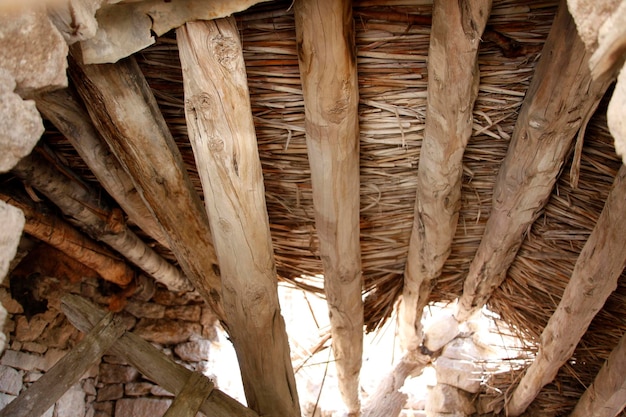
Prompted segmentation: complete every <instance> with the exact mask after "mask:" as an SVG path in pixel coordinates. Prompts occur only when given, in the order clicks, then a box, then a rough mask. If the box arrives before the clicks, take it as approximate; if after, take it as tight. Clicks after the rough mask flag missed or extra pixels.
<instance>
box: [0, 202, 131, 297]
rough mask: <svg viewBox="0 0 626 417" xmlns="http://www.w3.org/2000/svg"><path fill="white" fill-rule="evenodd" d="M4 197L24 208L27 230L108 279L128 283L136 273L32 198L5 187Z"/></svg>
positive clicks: (25, 227)
mask: <svg viewBox="0 0 626 417" xmlns="http://www.w3.org/2000/svg"><path fill="white" fill-rule="evenodd" d="M0 199H2V200H4V201H5V202H7V203H9V204H11V205H12V206H14V207H17V208H19V209H20V210H22V212H23V213H24V217H25V219H26V223H25V224H24V232H26V233H28V234H29V235H31V236H34V237H36V238H37V239H39V240H41V241H42V242H46V243H47V244H49V245H50V246H53V247H55V248H56V249H58V250H60V251H61V252H63V253H65V254H66V255H67V256H69V257H71V258H73V259H75V260H77V261H78V262H80V263H82V264H83V265H85V266H87V267H89V268H91V269H93V270H94V271H96V272H97V273H98V274H99V275H100V276H101V277H102V278H104V279H105V280H107V281H110V282H113V283H115V284H117V285H120V286H125V285H128V284H129V283H130V282H131V281H132V279H133V277H134V276H135V273H134V271H133V270H132V268H130V266H128V264H127V263H126V262H125V261H123V260H122V259H121V258H120V257H119V256H118V255H116V254H115V253H113V252H112V251H110V250H109V249H107V248H106V247H105V246H103V245H101V244H98V243H96V242H95V241H93V240H91V239H90V238H89V237H87V236H86V235H84V234H83V233H81V232H80V231H79V230H77V229H76V228H74V227H73V226H72V225H70V224H69V223H67V222H66V221H64V220H63V219H61V218H59V217H57V216H55V215H54V214H51V213H45V212H43V211H41V210H39V209H38V208H37V207H36V206H35V205H34V203H32V202H28V201H27V200H25V199H21V198H20V199H18V198H16V197H15V196H9V195H7V194H4V193H2V192H1V191H0Z"/></svg>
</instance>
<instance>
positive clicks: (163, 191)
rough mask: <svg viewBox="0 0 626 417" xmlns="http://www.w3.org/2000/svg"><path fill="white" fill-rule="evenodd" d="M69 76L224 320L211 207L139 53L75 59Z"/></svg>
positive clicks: (181, 260)
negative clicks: (97, 61)
mask: <svg viewBox="0 0 626 417" xmlns="http://www.w3.org/2000/svg"><path fill="white" fill-rule="evenodd" d="M75 52H76V51H75ZM70 76H71V78H72V79H73V81H74V84H75V85H76V88H77V90H78V93H79V94H80V96H81V97H82V99H83V102H84V103H85V105H86V107H87V110H88V112H89V115H90V116H91V119H92V122H93V123H94V125H95V126H96V128H97V129H98V130H99V132H100V134H101V135H102V137H103V138H104V140H105V141H106V142H107V143H108V145H109V148H110V149H111V151H112V152H113V154H114V155H115V156H116V157H117V159H118V160H119V161H120V163H121V164H122V166H123V167H124V169H125V170H126V172H128V174H129V175H130V176H131V178H132V179H133V181H134V183H135V186H136V187H137V190H139V192H140V193H141V194H142V197H143V199H144V201H146V203H147V204H148V206H149V207H150V210H151V211H152V212H153V213H154V215H155V217H156V219H157V221H158V222H159V223H160V224H161V226H162V228H163V231H164V233H165V235H166V238H167V240H168V243H169V247H170V249H171V250H172V252H173V253H174V255H175V256H176V259H177V260H178V262H179V263H180V265H181V267H182V269H183V271H184V272H185V274H186V275H187V277H188V278H189V280H190V281H191V282H192V284H193V285H194V286H195V288H196V290H197V291H198V292H199V293H200V295H201V296H202V297H203V298H204V300H205V301H206V302H207V303H208V304H209V305H210V306H211V308H213V310H214V311H215V313H216V314H217V316H218V317H219V318H220V320H222V321H224V313H223V310H222V306H221V292H222V288H221V280H220V277H219V266H218V262H217V257H216V255H215V249H214V248H213V243H212V239H211V230H210V228H209V221H208V219H207V216H206V212H205V211H204V209H203V207H202V201H201V200H200V197H199V196H198V194H197V192H196V190H195V189H194V188H193V185H192V184H191V181H190V179H189V176H188V174H187V171H186V170H185V167H184V165H183V161H182V157H181V155H180V151H179V150H178V148H177V147H176V143H175V142H174V138H173V137H172V134H171V133H170V131H169V129H168V127H167V124H166V123H165V119H164V118H163V115H162V114H161V112H160V110H159V107H158V105H157V102H156V99H155V98H154V95H153V94H152V90H150V86H149V85H148V83H147V81H146V79H145V78H144V76H143V74H142V72H141V70H140V69H139V66H138V65H137V63H136V62H135V60H134V58H132V57H131V58H128V59H126V60H123V61H120V62H118V63H116V64H102V65H83V64H82V63H81V62H80V57H76V59H74V60H71V61H70ZM182 225H184V227H181V226H182Z"/></svg>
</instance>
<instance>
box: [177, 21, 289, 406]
mask: <svg viewBox="0 0 626 417" xmlns="http://www.w3.org/2000/svg"><path fill="white" fill-rule="evenodd" d="M176 35H177V39H178V46H179V53H180V60H181V65H182V69H183V84H184V88H185V116H186V119H187V127H188V131H189V140H190V142H191V145H192V147H193V151H194V156H195V159H196V166H197V167H198V173H199V175H200V180H201V182H202V187H203V190H204V195H205V207H206V211H207V214H208V218H209V221H210V224H211V229H212V231H213V235H214V237H215V250H216V253H217V257H218V260H219V264H220V271H221V278H222V300H223V306H224V311H225V313H226V317H227V322H228V325H229V330H230V331H229V333H230V337H231V340H232V341H233V345H234V347H235V351H236V352H237V358H238V359H239V364H240V369H241V376H242V380H243V385H244V391H245V393H246V399H247V401H248V405H249V407H250V408H252V409H253V410H255V411H257V412H258V413H259V414H260V415H264V416H285V417H296V416H300V405H299V401H298V394H297V390H296V383H295V377H294V373H293V367H292V365H291V358H290V350H289V342H288V338H287V333H286V330H285V322H284V320H283V317H282V315H281V313H280V306H279V304H278V292H277V275H276V265H275V263H274V254H273V247H272V239H271V235H270V227H269V219H268V215H267V208H266V203H265V186H264V184H263V175H262V172H261V161H260V159H259V152H258V148H257V141H256V132H255V128H254V122H253V120H252V110H251V106H250V96H249V92H248V84H247V76H246V69H245V64H244V61H243V52H242V49H241V41H240V39H239V34H238V30H237V25H236V23H235V20H234V19H233V18H229V19H218V20H213V21H210V22H202V21H198V22H190V23H187V24H185V25H184V26H182V27H180V28H179V29H178V30H177V32H176Z"/></svg>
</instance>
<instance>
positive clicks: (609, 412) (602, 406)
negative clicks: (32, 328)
mask: <svg viewBox="0 0 626 417" xmlns="http://www.w3.org/2000/svg"><path fill="white" fill-rule="evenodd" d="M625 406H626V335H624V336H622V338H621V339H620V341H619V343H618V344H617V346H615V348H614V349H613V351H612V352H611V354H610V355H609V357H608V358H607V360H606V362H605V363H604V365H602V368H600V371H599V372H598V374H597V375H596V378H595V380H594V381H593V384H591V385H590V386H589V388H587V390H586V391H585V392H584V394H583V395H582V396H581V397H580V399H579V400H578V403H577V404H576V407H575V408H574V411H572V414H570V417H615V416H617V415H618V414H619V413H620V412H621V411H622V410H623V409H624V407H625Z"/></svg>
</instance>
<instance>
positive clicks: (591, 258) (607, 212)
mask: <svg viewBox="0 0 626 417" xmlns="http://www.w3.org/2000/svg"><path fill="white" fill-rule="evenodd" d="M624 216H626V166H623V165H622V167H621V169H620V171H619V173H618V174H617V177H616V179H615V183H614V184H613V189H612V190H611V192H610V194H609V196H608V198H607V200H606V203H605V205H604V209H603V210H602V213H601V214H600V218H599V219H598V222H597V223H596V225H595V227H594V228H593V231H592V232H591V235H590V236H589V239H588V240H587V243H585V246H584V247H583V249H582V251H581V253H580V256H579V257H578V260H577V261H576V265H575V266H574V271H573V272H572V277H571V278H570V281H569V283H568V284H567V287H566V288H565V291H564V292H563V297H562V298H561V301H560V302H559V305H558V306H557V308H556V311H555V312H554V314H553V315H552V317H550V320H549V321H548V324H547V325H546V327H545V328H544V330H543V332H542V333H541V338H540V344H539V352H538V353H537V357H536V358H535V360H534V361H533V363H532V364H531V365H530V366H529V367H528V369H527V370H526V373H525V374H524V376H523V377H522V379H521V380H520V382H519V385H518V386H517V388H516V389H515V391H513V394H512V395H511V398H510V399H509V400H508V402H507V404H506V411H507V415H508V416H511V417H517V416H519V415H520V414H522V413H523V412H524V410H526V408H527V407H528V405H530V403H531V402H532V401H533V400H534V399H535V397H536V396H537V394H538V393H539V391H540V390H541V388H542V387H543V386H544V385H546V384H547V383H549V382H550V381H552V380H553V379H554V377H555V376H556V374H557V372H558V370H559V368H560V367H561V365H563V364H564V363H565V362H566V361H567V360H568V359H569V358H570V357H571V356H572V353H574V349H575V348H576V345H577V344H578V342H579V341H580V338H581V337H582V336H583V335H584V334H585V332H586V331H587V327H589V323H591V320H592V319H593V318H594V316H595V315H596V313H597V312H598V311H600V309H601V308H602V306H603V305H604V303H605V301H606V299H607V298H608V297H609V295H610V294H611V293H612V292H613V291H614V290H615V288H617V280H618V278H619V276H620V274H621V273H622V271H623V270H624V266H625V265H626V251H625V250H624V248H625V247H626V222H624V221H623V219H624Z"/></svg>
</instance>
